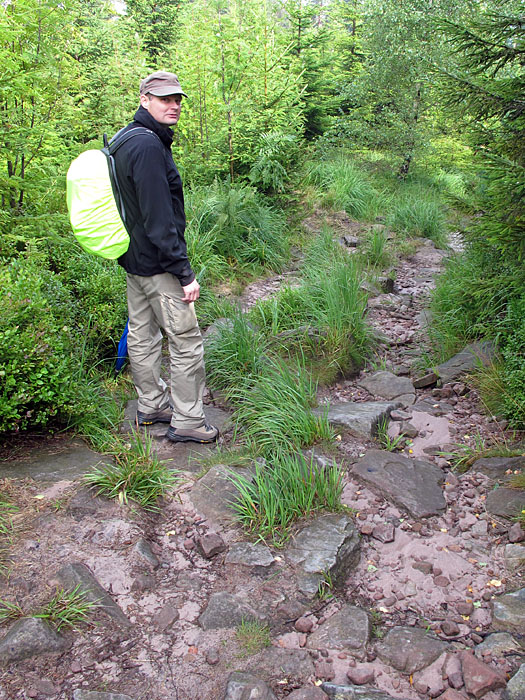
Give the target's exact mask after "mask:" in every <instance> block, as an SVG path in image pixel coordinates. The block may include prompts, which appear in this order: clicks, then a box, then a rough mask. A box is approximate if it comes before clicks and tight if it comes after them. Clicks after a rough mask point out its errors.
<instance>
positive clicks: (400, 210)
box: [387, 191, 447, 248]
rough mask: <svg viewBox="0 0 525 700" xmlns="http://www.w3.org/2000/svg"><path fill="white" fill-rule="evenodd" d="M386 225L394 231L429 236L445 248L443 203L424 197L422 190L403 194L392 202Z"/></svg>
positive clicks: (445, 235)
mask: <svg viewBox="0 0 525 700" xmlns="http://www.w3.org/2000/svg"><path fill="white" fill-rule="evenodd" d="M387 225H388V226H390V227H391V228H393V229H394V230H395V231H399V232H402V233H406V234H409V235H411V236H421V237H423V238H429V239H430V240H432V241H434V243H435V244H436V245H437V246H438V247H439V248H446V245H447V230H446V218H445V214H444V211H443V205H442V204H441V203H439V202H438V201H436V200H435V199H430V198H428V197H425V195H424V193H423V192H422V191H420V192H418V193H413V194H412V193H410V194H408V193H407V194H405V195H404V196H403V197H401V198H399V199H397V200H396V201H394V202H393V204H392V209H391V211H390V213H389V215H388V216H387Z"/></svg>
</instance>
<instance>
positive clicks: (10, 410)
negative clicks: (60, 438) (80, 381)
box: [0, 259, 80, 432]
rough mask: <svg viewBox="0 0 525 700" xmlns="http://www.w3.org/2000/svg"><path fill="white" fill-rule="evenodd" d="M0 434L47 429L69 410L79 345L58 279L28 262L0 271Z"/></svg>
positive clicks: (67, 299) (65, 292) (69, 302)
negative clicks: (0, 378)
mask: <svg viewBox="0 0 525 700" xmlns="http://www.w3.org/2000/svg"><path fill="white" fill-rule="evenodd" d="M0 289H2V296H3V299H4V302H3V304H2V306H1V309H0V376H1V377H2V383H1V387H2V388H1V390H0V391H1V394H0V431H3V432H5V431H12V430H21V429H25V428H26V427H28V426H46V425H49V424H52V423H56V422H57V421H58V419H59V418H60V417H61V416H63V415H64V414H67V413H68V412H69V411H71V409H72V404H73V402H74V399H75V386H74V377H75V375H76V363H77V362H78V357H79V356H78V354H77V352H76V346H77V344H78V343H80V339H79V337H78V336H77V335H76V334H75V332H74V329H73V327H72V325H73V316H72V312H71V309H72V300H71V297H70V295H69V293H68V290H67V289H66V288H65V287H64V285H63V284H62V283H61V282H60V280H59V278H58V277H57V276H56V275H54V274H53V273H51V272H47V271H45V270H42V269H39V268H38V267H37V266H35V265H34V264H32V263H31V262H29V261H27V260H23V259H21V260H20V261H18V262H13V263H10V264H9V265H3V266H2V267H0Z"/></svg>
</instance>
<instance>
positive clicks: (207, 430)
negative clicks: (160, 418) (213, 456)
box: [166, 423, 219, 443]
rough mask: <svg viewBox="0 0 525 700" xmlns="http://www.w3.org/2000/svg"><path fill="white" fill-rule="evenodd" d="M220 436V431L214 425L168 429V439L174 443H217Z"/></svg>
mask: <svg viewBox="0 0 525 700" xmlns="http://www.w3.org/2000/svg"><path fill="white" fill-rule="evenodd" d="M218 436H219V430H218V428H216V427H215V426H214V425H210V424H209V423H204V425H201V426H200V428H174V427H173V426H172V425H170V427H169V428H168V432H167V433H166V437H167V438H168V440H171V441H172V442H201V443H205V442H215V440H216V439H217V438H218Z"/></svg>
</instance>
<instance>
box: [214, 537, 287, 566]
mask: <svg viewBox="0 0 525 700" xmlns="http://www.w3.org/2000/svg"><path fill="white" fill-rule="evenodd" d="M224 561H225V563H226V564H241V565H243V566H264V567H266V566H271V565H272V564H273V563H274V561H275V559H274V556H273V554H272V553H271V552H270V550H269V549H268V547H267V546H266V545H264V544H261V543H260V542H255V543H253V542H234V543H233V544H232V545H231V546H230V550H229V552H228V554H227V555H226V558H225V560H224Z"/></svg>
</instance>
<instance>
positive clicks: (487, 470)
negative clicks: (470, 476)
mask: <svg viewBox="0 0 525 700" xmlns="http://www.w3.org/2000/svg"><path fill="white" fill-rule="evenodd" d="M509 469H510V470H511V471H513V472H514V471H515V470H521V469H525V457H482V458H481V459H477V460H476V461H475V462H474V463H473V464H472V466H471V468H470V471H471V472H481V474H485V476H488V477H489V478H490V479H493V480H494V481H504V480H508V479H509V478H510V475H508V474H507V471H508V470H509Z"/></svg>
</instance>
